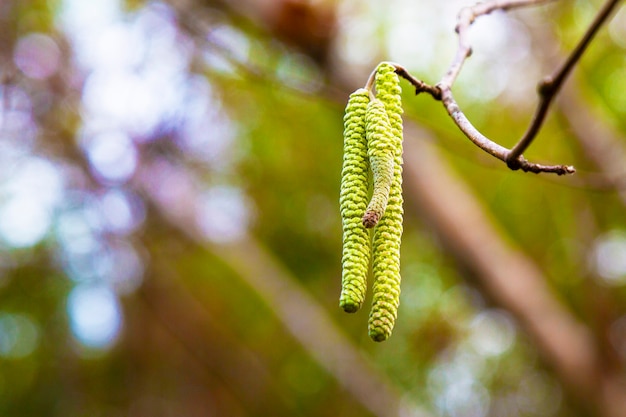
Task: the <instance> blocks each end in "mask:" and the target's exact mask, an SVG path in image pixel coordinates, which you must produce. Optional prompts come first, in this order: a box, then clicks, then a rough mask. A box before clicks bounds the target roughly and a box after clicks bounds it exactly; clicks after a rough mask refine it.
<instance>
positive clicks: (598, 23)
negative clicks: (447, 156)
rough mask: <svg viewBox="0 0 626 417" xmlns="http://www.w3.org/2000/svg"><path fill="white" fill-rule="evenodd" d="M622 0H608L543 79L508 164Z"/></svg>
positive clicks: (529, 138)
mask: <svg viewBox="0 0 626 417" xmlns="http://www.w3.org/2000/svg"><path fill="white" fill-rule="evenodd" d="M619 2H620V0H608V1H607V2H606V3H605V4H604V5H603V6H602V9H600V11H599V12H598V14H597V15H596V17H595V19H594V20H593V22H592V23H591V26H589V28H588V29H587V31H586V32H585V35H584V36H583V37H582V39H581V40H580V42H579V43H578V45H576V48H574V50H573V51H572V53H571V54H570V55H569V57H568V58H567V59H566V60H565V62H564V63H563V65H561V67H560V68H558V69H557V70H556V71H555V73H554V74H553V75H552V76H550V77H547V78H546V79H544V80H543V81H541V83H539V87H538V93H539V104H538V105H537V109H536V111H535V115H534V116H533V120H532V122H531V124H530V126H529V127H528V130H527V131H526V133H524V136H522V138H521V139H520V140H519V142H517V144H516V145H515V146H514V147H513V148H512V149H511V152H509V154H508V155H507V158H506V162H507V164H510V163H513V164H515V161H516V160H517V159H518V158H519V157H520V156H521V155H522V154H523V153H524V151H525V150H526V149H528V147H529V146H530V144H531V143H532V142H533V140H534V139H535V137H536V136H537V133H539V130H540V129H541V126H542V125H543V122H544V120H545V118H546V115H547V113H548V109H549V108H550V104H551V102H552V99H553V98H554V97H555V96H556V95H557V93H558V92H559V90H560V88H561V86H562V85H563V83H564V82H565V79H566V78H567V76H568V75H569V73H570V72H571V71H572V69H573V68H574V66H576V64H577V63H578V61H579V60H580V57H581V56H582V55H583V53H584V52H585V50H586V49H587V47H588V46H589V44H590V43H591V41H592V40H593V38H594V36H595V35H596V33H598V30H599V29H600V28H601V27H602V25H603V24H604V23H605V22H606V21H607V19H608V18H609V16H610V15H611V13H612V12H613V11H614V10H615V7H616V6H617V5H618V3H619Z"/></svg>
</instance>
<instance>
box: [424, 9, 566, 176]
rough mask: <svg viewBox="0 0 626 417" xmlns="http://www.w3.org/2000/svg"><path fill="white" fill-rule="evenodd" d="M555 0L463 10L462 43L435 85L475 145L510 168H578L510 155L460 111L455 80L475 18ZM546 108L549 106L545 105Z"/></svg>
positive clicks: (467, 51)
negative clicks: (531, 160)
mask: <svg viewBox="0 0 626 417" xmlns="http://www.w3.org/2000/svg"><path fill="white" fill-rule="evenodd" d="M548 1H552V0H509V1H498V0H494V1H490V2H486V3H478V4H476V5H474V6H472V7H467V8H464V9H462V10H461V12H460V13H459V16H458V22H457V25H456V29H455V30H456V32H457V33H458V35H459V43H458V45H459V46H458V49H457V52H456V55H455V57H454V59H453V61H452V64H450V67H449V68H448V71H447V72H446V74H445V75H444V76H443V78H442V79H441V81H439V83H438V84H437V85H436V86H435V88H437V89H438V90H439V91H440V96H441V101H442V102H443V105H444V107H445V109H446V111H447V112H448V114H449V115H450V117H452V119H453V120H454V122H455V123H456V125H457V126H458V127H459V129H460V130H461V131H462V132H463V133H464V134H465V136H467V137H468V138H469V139H470V140H471V141H472V142H473V143H474V144H475V145H477V146H478V147H480V148H481V149H483V150H484V151H485V152H487V153H489V154H490V155H493V156H494V157H496V158H498V159H499V160H501V161H503V162H506V163H507V166H508V167H509V168H511V169H514V170H516V169H521V170H522V171H524V172H533V173H540V172H548V173H556V174H558V175H564V174H573V173H574V172H576V170H575V169H574V167H572V166H569V165H541V164H535V163H532V162H529V161H527V160H526V159H525V158H523V157H521V154H519V155H517V156H516V157H515V158H511V157H510V155H511V151H510V150H509V149H507V148H505V147H503V146H501V145H498V144H497V143H495V142H494V141H492V140H491V139H489V138H487V137H486V136H484V135H483V134H482V133H480V132H479V131H478V129H476V128H475V127H474V126H473V125H472V124H471V122H470V121H469V120H468V119H467V117H466V116H465V114H464V113H463V112H462V111H461V109H460V107H459V105H458V104H457V102H456V100H455V99H454V96H453V94H452V84H454V81H455V80H456V78H457V76H458V75H459V72H460V71H461V68H462V66H463V64H464V62H465V60H466V59H467V58H469V56H470V55H471V53H472V48H471V46H470V44H469V41H468V30H469V27H470V26H471V25H472V23H474V21H475V20H476V19H477V18H478V17H480V16H483V15H486V14H489V13H491V12H493V11H494V10H509V9H513V8H518V7H525V6H533V5H537V4H541V3H547V2H548ZM546 110H547V109H546Z"/></svg>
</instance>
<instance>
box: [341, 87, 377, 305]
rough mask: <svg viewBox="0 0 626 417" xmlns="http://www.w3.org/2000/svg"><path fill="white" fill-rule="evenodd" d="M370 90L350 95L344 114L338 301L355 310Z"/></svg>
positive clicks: (362, 262)
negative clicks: (341, 238) (341, 247)
mask: <svg viewBox="0 0 626 417" xmlns="http://www.w3.org/2000/svg"><path fill="white" fill-rule="evenodd" d="M369 101H370V100H369V90H366V89H364V88H361V89H358V90H357V91H355V92H354V93H352V94H351V95H350V99H349V100H348V104H347V106H346V111H345V116H344V133H343V137H344V153H343V168H342V171H341V192H340V197H339V206H340V210H341V221H342V227H343V254H342V261H341V263H342V273H341V296H340V298H339V305H340V306H341V308H343V309H344V310H345V311H346V312H348V313H354V312H356V311H357V310H358V309H359V308H360V307H361V305H362V304H363V300H364V299H365V293H366V289H367V273H368V269H369V261H370V250H371V249H370V247H371V246H370V236H369V232H368V230H367V229H365V227H364V226H363V224H362V216H363V213H365V208H366V207H367V193H368V170H369V163H368V158H367V140H366V134H365V113H366V109H367V105H368V103H369Z"/></svg>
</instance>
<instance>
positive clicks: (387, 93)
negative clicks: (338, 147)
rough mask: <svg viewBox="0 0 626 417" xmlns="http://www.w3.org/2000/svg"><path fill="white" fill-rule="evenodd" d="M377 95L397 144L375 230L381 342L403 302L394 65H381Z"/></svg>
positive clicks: (374, 329) (377, 337) (375, 318)
mask: <svg viewBox="0 0 626 417" xmlns="http://www.w3.org/2000/svg"><path fill="white" fill-rule="evenodd" d="M375 77H376V78H375V86H376V97H377V98H378V99H379V100H380V101H381V102H382V103H383V104H384V106H385V110H386V112H387V115H388V117H389V122H390V124H391V131H392V133H393V139H394V141H393V143H394V150H395V152H394V162H395V163H394V171H393V181H392V183H391V189H390V191H389V201H388V203H387V208H386V210H385V214H384V216H382V218H381V219H380V221H379V222H378V224H377V225H376V228H375V229H374V239H373V243H372V251H373V260H372V270H373V275H374V286H373V301H372V310H371V313H370V317H369V335H370V337H371V338H372V339H373V340H374V341H377V342H381V341H383V340H386V339H387V338H388V337H389V336H390V335H391V331H392V330H393V326H394V324H395V320H396V317H397V314H398V306H399V304H400V242H401V239H402V217H403V214H404V211H403V208H402V203H403V199H402V102H401V98H400V94H401V89H400V82H399V78H398V75H397V74H396V73H395V68H394V67H393V65H391V64H388V63H383V64H381V65H380V66H379V67H378V69H377V72H376V76H375Z"/></svg>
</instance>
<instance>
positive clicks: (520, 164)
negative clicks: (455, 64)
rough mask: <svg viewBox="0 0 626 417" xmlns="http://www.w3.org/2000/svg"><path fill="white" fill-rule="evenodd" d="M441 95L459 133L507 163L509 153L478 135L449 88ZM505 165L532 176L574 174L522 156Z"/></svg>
mask: <svg viewBox="0 0 626 417" xmlns="http://www.w3.org/2000/svg"><path fill="white" fill-rule="evenodd" d="M441 95H442V97H441V101H442V102H443V105H444V107H445V109H446V111H447V112H448V114H449V115H450V117H452V119H453V120H454V122H455V123H456V125H457V126H458V127H459V129H461V131H462V132H463V133H464V134H465V136H467V138H468V139H469V140H471V141H472V142H473V143H474V144H475V145H476V146H478V147H479V148H481V149H482V150H484V151H485V152H487V153H488V154H490V155H493V156H495V157H496V158H498V159H499V160H501V161H503V162H507V161H506V158H507V155H508V154H509V152H510V151H509V150H508V149H507V148H505V147H504V146H501V145H498V144H497V143H495V142H494V141H492V140H491V139H489V138H487V137H486V136H485V135H483V134H482V133H480V132H479V131H478V129H476V128H475V127H474V125H472V123H471V122H470V121H469V120H468V119H467V117H466V116H465V114H464V113H463V112H462V111H461V109H460V108H459V105H458V104H457V102H456V100H454V96H453V95H452V90H450V88H445V89H441ZM507 165H508V166H509V168H511V169H521V170H522V171H524V172H532V173H534V174H539V173H541V172H546V173H553V174H557V175H566V174H573V173H574V172H576V169H575V168H574V167H573V166H571V165H541V164H536V163H533V162H529V161H528V160H526V159H525V158H524V157H522V156H520V157H519V158H517V159H516V160H515V165H514V166H512V165H510V164H508V163H507Z"/></svg>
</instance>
